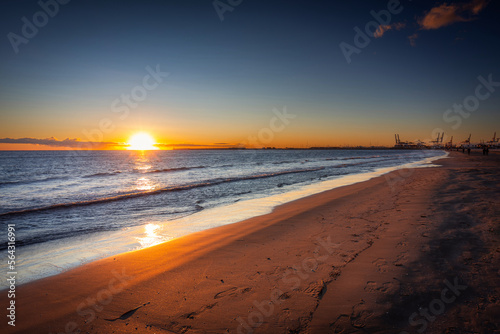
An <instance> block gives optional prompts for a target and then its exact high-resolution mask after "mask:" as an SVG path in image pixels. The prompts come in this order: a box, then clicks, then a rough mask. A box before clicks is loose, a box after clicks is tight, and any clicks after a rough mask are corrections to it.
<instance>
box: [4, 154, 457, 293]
mask: <svg viewBox="0 0 500 334" xmlns="http://www.w3.org/2000/svg"><path fill="white" fill-rule="evenodd" d="M441 152H442V153H443V154H442V155H440V156H436V157H425V158H423V159H422V160H418V161H415V162H409V163H405V164H402V165H398V166H393V167H384V168H377V169H375V170H374V171H372V172H363V173H358V174H348V175H343V176H341V177H339V178H335V179H331V180H322V181H319V182H315V183H312V184H308V185H302V186H298V187H296V188H295V189H290V190H288V191H287V192H285V193H281V194H275V195H270V196H267V197H258V198H254V199H246V200H243V201H240V202H237V203H233V204H227V205H223V206H218V207H215V208H210V209H206V210H203V211H201V212H199V213H194V214H191V215H189V216H186V217H181V218H176V219H173V220H169V221H167V222H163V223H161V222H155V227H158V229H157V230H159V231H161V230H162V227H163V226H165V230H164V231H163V234H162V233H159V234H158V233H155V234H156V235H155V236H154V238H151V236H150V235H148V232H147V231H146V232H145V231H144V229H145V226H132V227H130V228H129V229H127V230H126V231H125V230H120V231H110V232H105V233H104V234H102V235H97V234H96V235H91V236H90V238H91V239H92V240H94V242H99V243H100V244H101V245H102V246H101V247H105V249H107V251H104V252H101V251H100V250H98V249H90V248H88V247H85V246H86V245H88V244H89V243H88V242H87V241H84V240H82V237H75V238H73V239H74V242H76V243H77V244H79V245H80V246H78V247H77V249H80V250H81V252H80V253H79V257H78V258H74V255H72V254H65V253H60V252H57V254H58V255H57V258H58V259H59V260H52V261H51V262H47V259H45V258H41V259H39V262H40V263H43V269H42V268H40V269H38V268H37V269H35V270H32V269H31V267H28V268H22V267H20V266H19V265H18V269H19V271H22V270H23V269H24V270H26V271H30V270H32V271H31V272H32V273H31V277H30V278H25V277H18V286H21V285H24V284H27V283H30V282H34V281H37V280H40V279H44V278H47V277H51V276H54V275H60V274H62V273H64V272H66V271H68V270H72V269H74V268H77V267H80V266H84V265H87V264H89V263H92V262H94V261H99V260H102V259H104V258H107V257H110V256H116V255H119V254H123V253H127V252H131V251H136V250H141V249H146V248H148V247H152V246H156V245H158V244H161V243H164V242H170V241H172V240H174V239H176V238H179V237H182V236H186V235H188V234H191V233H196V232H199V231H203V230H206V229H211V228H217V227H220V226H224V225H227V224H234V223H238V222H242V221H245V220H247V219H251V218H254V217H258V216H262V215H266V214H269V213H272V212H273V210H274V209H275V208H276V207H278V206H280V205H283V204H286V203H290V202H293V201H296V200H300V199H302V198H305V197H308V196H311V195H315V194H319V193H322V192H325V191H329V190H332V189H336V188H339V187H344V186H348V185H352V184H356V183H358V182H365V181H367V180H370V179H372V178H375V177H379V176H381V175H385V174H387V173H390V172H391V171H395V170H396V171H397V170H399V169H401V168H425V167H432V166H433V162H434V161H436V160H439V159H441V158H446V157H447V156H448V153H447V152H445V151H441ZM172 226H173V227H174V229H173V232H175V233H174V234H173V235H172V234H171V232H172ZM185 226H190V227H188V228H187V227H185ZM169 229H170V230H169ZM167 232H168V233H167ZM167 238H168V239H167ZM139 239H156V240H153V244H152V245H150V246H143V245H140V244H139V243H138V240H139ZM117 240H121V241H120V243H119V244H117ZM55 242H56V243H58V244H59V245H62V246H64V244H65V242H64V241H63V240H56V241H55ZM134 244H137V245H135V246H134ZM72 245H74V243H72ZM62 246H59V248H60V247H62ZM65 248H67V247H65ZM111 249H113V250H111ZM54 250H55V251H57V250H58V248H54V246H53V243H51V244H49V245H45V244H35V245H29V246H27V247H26V249H25V250H23V251H22V252H19V251H18V252H19V255H20V256H22V255H23V254H22V253H24V255H25V257H26V258H29V259H30V260H33V259H34V258H37V257H40V256H41V255H42V254H48V253H50V252H52V251H54ZM68 251H70V250H68ZM71 251H72V252H75V250H71ZM82 259H83V261H82ZM38 266H41V264H40V265H38ZM6 288H7V285H4V286H3V285H0V291H2V290H5V289H6Z"/></svg>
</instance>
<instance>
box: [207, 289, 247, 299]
mask: <svg viewBox="0 0 500 334" xmlns="http://www.w3.org/2000/svg"><path fill="white" fill-rule="evenodd" d="M250 290H252V288H237V287H232V288H229V289H226V290H223V291H221V292H219V293H216V294H215V296H214V299H219V298H224V297H227V296H231V297H236V296H238V295H241V294H244V293H247V292H249V291H250Z"/></svg>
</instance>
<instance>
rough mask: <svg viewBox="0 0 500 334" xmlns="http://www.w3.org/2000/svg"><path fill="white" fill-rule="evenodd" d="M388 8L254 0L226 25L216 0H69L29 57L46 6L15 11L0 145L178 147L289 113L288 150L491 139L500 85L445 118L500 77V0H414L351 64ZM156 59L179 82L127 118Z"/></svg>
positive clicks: (235, 135)
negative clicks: (125, 97)
mask: <svg viewBox="0 0 500 334" xmlns="http://www.w3.org/2000/svg"><path fill="white" fill-rule="evenodd" d="M53 1H55V0H53ZM42 2H43V3H52V1H50V0H49V1H44V0H42ZM238 2H239V1H235V0H233V1H231V2H228V1H227V0H221V1H219V2H218V4H219V5H220V6H224V5H225V6H230V5H228V4H229V3H233V4H234V3H238ZM388 3H390V1H343V2H338V3H335V2H333V1H314V2H311V1H250V0H243V1H241V3H240V4H239V5H237V6H231V9H232V10H231V11H225V12H224V13H223V14H222V15H223V18H224V20H223V21H221V20H220V16H219V14H218V13H217V10H216V9H215V8H214V3H213V2H212V1H83V0H72V1H70V2H69V3H67V4H64V5H59V9H58V13H57V14H55V15H54V17H50V18H48V20H47V24H45V25H43V24H42V25H41V26H40V27H39V28H38V32H37V33H36V35H35V36H33V37H31V38H27V39H26V40H27V41H28V42H27V43H25V44H23V43H20V44H18V45H17V48H18V50H17V51H18V52H17V53H16V52H15V49H16V46H14V47H13V45H12V42H11V40H12V36H13V35H12V34H11V35H10V37H9V33H13V34H16V35H17V36H20V37H23V32H22V28H23V25H24V23H23V21H22V18H23V17H26V18H27V19H28V21H30V22H33V20H34V17H33V15H35V16H36V13H37V12H39V11H41V10H42V9H41V7H40V5H39V4H38V3H37V1H24V0H23V1H19V0H17V1H6V2H4V10H2V13H1V14H0V16H1V20H0V28H1V32H2V35H3V36H4V37H3V38H2V40H3V41H2V42H1V44H0V45H1V46H0V48H1V49H0V50H1V51H0V59H1V65H0V71H1V72H0V73H1V77H0V94H1V95H0V97H1V102H0V112H1V117H2V122H1V123H2V124H1V125H0V138H4V137H9V138H21V137H29V138H49V137H56V138H58V139H64V138H68V137H69V138H80V139H81V140H83V141H85V140H91V139H100V138H97V137H94V138H91V136H90V137H89V136H87V138H86V135H85V134H86V133H89V131H91V130H92V129H95V128H98V127H99V122H100V121H101V120H102V119H103V118H109V119H110V120H111V121H112V122H113V130H112V131H111V130H110V131H107V132H104V133H103V135H104V136H103V139H102V140H104V141H116V142H120V141H124V140H126V139H127V137H128V136H129V135H130V133H132V132H134V131H137V130H145V131H149V132H150V133H152V134H154V136H155V137H156V138H157V139H158V140H159V141H162V142H165V143H195V144H196V143H197V144H201V143H203V144H211V143H215V142H227V143H241V142H244V141H245V140H246V138H247V137H248V136H252V135H255V134H258V133H259V131H260V130H261V129H262V128H264V127H268V126H269V121H270V119H272V117H273V112H272V110H273V108H278V109H280V110H282V109H283V108H284V107H286V108H287V110H288V112H289V113H293V114H294V115H296V118H294V119H293V121H292V122H290V124H287V127H286V129H284V130H283V131H280V132H279V133H275V135H274V137H273V142H272V143H273V144H275V145H276V146H291V145H302V144H304V143H306V142H307V143H308V144H309V145H329V144H330V145H338V144H349V143H351V144H365V145H368V144H369V143H372V144H390V143H391V141H392V138H393V133H395V132H399V133H401V135H402V137H403V136H404V137H405V138H406V139H412V140H413V139H417V138H419V139H422V140H426V139H430V137H431V136H433V134H432V132H433V130H434V129H436V128H440V129H442V130H444V131H445V132H446V134H447V136H448V135H450V136H451V135H455V136H456V137H455V138H457V137H458V138H459V139H462V137H464V136H465V135H468V133H469V132H474V133H475V136H477V137H476V139H477V140H479V137H481V138H484V139H489V137H490V136H491V135H492V134H493V131H496V130H499V131H500V129H497V126H498V125H499V120H500V116H499V115H500V113H499V111H500V110H499V102H500V87H498V88H497V89H498V91H493V92H491V94H490V95H489V96H488V98H486V99H484V100H481V101H480V103H479V105H478V107H477V108H474V110H473V111H472V112H468V113H467V115H469V114H470V115H469V116H467V117H465V116H463V115H464V113H463V112H462V114H460V113H458V112H450V113H448V114H447V115H448V118H446V119H447V120H448V121H446V120H445V119H443V115H444V114H445V113H446V111H447V110H448V109H450V108H452V106H453V104H454V103H458V104H461V103H463V102H464V99H466V98H467V97H468V96H470V95H472V96H474V94H475V89H476V87H477V86H478V85H479V84H480V83H481V82H480V81H478V76H483V77H484V78H485V79H487V78H488V76H489V75H491V76H492V78H493V79H492V80H493V81H495V82H496V81H500V66H499V63H498V59H500V47H499V41H500V25H499V24H498V19H497V18H498V14H500V11H499V10H498V9H499V6H498V4H497V3H495V2H489V3H488V2H487V1H483V0H471V1H456V2H448V3H444V2H440V1H401V3H400V5H399V7H398V8H401V12H400V13H397V14H392V15H391V16H390V22H387V24H386V25H384V24H382V26H381V27H379V30H378V35H377V34H376V35H377V37H375V36H372V37H370V36H369V44H368V45H367V46H365V47H358V52H359V53H354V54H352V55H351V62H350V63H348V62H347V61H346V58H345V56H344V54H343V52H342V50H341V47H340V46H339V45H340V44H341V43H342V42H344V43H348V44H349V45H352V46H354V47H355V46H356V45H355V43H354V38H355V34H356V32H355V30H354V28H355V27H359V28H361V29H363V30H364V28H365V25H366V24H367V23H368V22H370V21H374V18H373V16H372V15H371V14H370V11H375V12H379V11H381V10H385V9H387V6H388ZM221 4H222V5H221ZM50 8H53V7H50ZM221 8H222V7H221ZM42 16H43V15H42ZM42 16H39V19H40V18H42V19H43V17H42ZM377 25H378V24H377ZM410 36H413V37H412V38H409V37H410ZM157 65H159V66H160V68H161V70H162V71H165V72H169V73H170V75H169V76H168V77H166V78H165V79H164V81H163V82H161V84H160V85H159V86H158V87H157V88H155V89H154V90H151V91H148V95H147V97H146V98H145V99H144V100H141V101H139V103H138V106H136V107H134V108H130V113H129V114H128V115H127V117H125V118H124V119H120V118H118V117H117V116H118V115H117V113H115V112H113V110H112V108H111V104H112V102H113V101H114V100H115V99H117V98H120V96H121V95H122V94H130V92H131V89H133V87H135V86H137V85H141V84H142V80H143V78H144V76H145V75H147V73H148V72H147V70H146V67H147V66H150V67H151V68H155V67H156V66H157ZM470 101H472V102H474V101H473V100H470ZM470 101H469V102H470ZM450 117H451V118H450ZM453 117H455V118H453ZM456 117H459V118H461V120H460V124H458V122H459V121H458V120H457V119H456ZM450 119H453V121H451V120H450Z"/></svg>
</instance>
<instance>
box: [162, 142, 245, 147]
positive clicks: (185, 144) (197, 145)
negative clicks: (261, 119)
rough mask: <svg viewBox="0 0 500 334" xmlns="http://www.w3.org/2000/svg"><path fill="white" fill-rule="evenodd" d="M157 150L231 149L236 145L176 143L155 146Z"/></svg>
mask: <svg viewBox="0 0 500 334" xmlns="http://www.w3.org/2000/svg"><path fill="white" fill-rule="evenodd" d="M155 146H156V147H158V148H233V147H236V146H237V145H233V144H229V143H214V144H188V143H177V144H156V145H155Z"/></svg>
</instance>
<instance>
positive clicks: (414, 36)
mask: <svg viewBox="0 0 500 334" xmlns="http://www.w3.org/2000/svg"><path fill="white" fill-rule="evenodd" d="M417 37H418V34H417V33H415V34H413V35H411V36H408V39H409V40H410V45H411V46H415V45H416V43H415V40H416V39H417Z"/></svg>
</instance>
